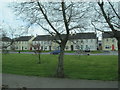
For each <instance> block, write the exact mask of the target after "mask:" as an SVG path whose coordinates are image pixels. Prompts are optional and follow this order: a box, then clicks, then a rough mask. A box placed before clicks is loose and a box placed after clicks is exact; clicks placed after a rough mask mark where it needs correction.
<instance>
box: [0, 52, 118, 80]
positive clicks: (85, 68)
mask: <svg viewBox="0 0 120 90" xmlns="http://www.w3.org/2000/svg"><path fill="white" fill-rule="evenodd" d="M57 58H58V55H41V60H42V64H37V61H38V57H37V56H36V55H32V54H6V55H4V54H3V62H2V65H3V67H2V69H3V73H11V74H19V75H31V76H41V77H53V76H54V75H55V71H56V67H57V61H58V60H57ZM64 68H65V75H66V78H72V79H89V80H117V56H74V55H71V56H70V55H66V56H65V60H64Z"/></svg>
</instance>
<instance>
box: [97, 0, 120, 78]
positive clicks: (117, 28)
mask: <svg viewBox="0 0 120 90" xmlns="http://www.w3.org/2000/svg"><path fill="white" fill-rule="evenodd" d="M108 3H109V5H110V7H111V10H112V11H113V13H110V12H106V11H105V8H104V6H105V4H104V2H103V0H102V1H99V2H98V5H99V7H100V9H101V12H102V15H103V17H104V19H105V21H106V22H107V24H108V26H109V28H110V29H111V30H112V32H113V34H114V37H115V38H116V39H117V41H118V80H120V22H119V21H120V14H118V12H119V11H118V8H117V10H116V9H115V8H114V6H113V5H112V3H111V2H110V1H108ZM111 14H112V15H111ZM115 20H117V22H116V21H115Z"/></svg>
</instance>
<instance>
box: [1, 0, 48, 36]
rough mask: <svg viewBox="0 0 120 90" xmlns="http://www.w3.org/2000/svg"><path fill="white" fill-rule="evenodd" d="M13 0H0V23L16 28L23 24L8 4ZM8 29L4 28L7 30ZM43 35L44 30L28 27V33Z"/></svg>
mask: <svg viewBox="0 0 120 90" xmlns="http://www.w3.org/2000/svg"><path fill="white" fill-rule="evenodd" d="M11 1H13V0H1V2H0V23H1V24H3V28H5V27H4V26H5V25H9V26H11V27H12V28H18V27H20V26H21V25H24V23H23V22H22V20H20V19H18V18H17V16H15V15H14V12H13V11H12V9H11V8H10V7H8V4H9V3H11ZM8 31H9V30H6V32H8ZM36 34H37V35H44V34H46V32H44V31H43V30H41V28H40V27H39V28H36V27H32V28H30V30H29V32H28V35H36Z"/></svg>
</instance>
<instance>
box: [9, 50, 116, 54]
mask: <svg viewBox="0 0 120 90" xmlns="http://www.w3.org/2000/svg"><path fill="white" fill-rule="evenodd" d="M10 53H18V52H10ZM20 53H25V54H34V52H20ZM41 54H50V52H45V53H41ZM65 55H87V53H86V54H76V53H65ZM90 55H118V53H117V52H116V51H111V52H103V53H95V54H93V53H90Z"/></svg>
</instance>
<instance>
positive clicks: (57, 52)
mask: <svg viewBox="0 0 120 90" xmlns="http://www.w3.org/2000/svg"><path fill="white" fill-rule="evenodd" d="M59 53H60V50H55V51H52V52H50V54H53V55H56V54H59Z"/></svg>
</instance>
